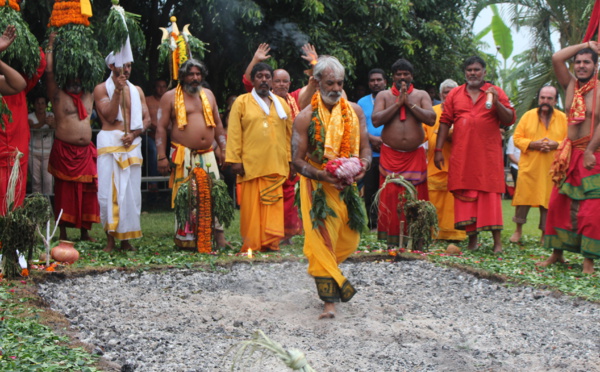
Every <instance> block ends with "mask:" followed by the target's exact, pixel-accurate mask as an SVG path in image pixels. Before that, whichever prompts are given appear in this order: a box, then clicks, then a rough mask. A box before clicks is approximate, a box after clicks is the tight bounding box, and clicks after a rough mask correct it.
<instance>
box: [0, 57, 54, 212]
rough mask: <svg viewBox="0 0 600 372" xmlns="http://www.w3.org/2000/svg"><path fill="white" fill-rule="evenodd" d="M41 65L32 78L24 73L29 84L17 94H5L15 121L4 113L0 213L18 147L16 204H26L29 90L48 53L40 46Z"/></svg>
mask: <svg viewBox="0 0 600 372" xmlns="http://www.w3.org/2000/svg"><path fill="white" fill-rule="evenodd" d="M40 56H41V59H40V65H39V66H38V68H37V71H36V72H35V74H34V75H33V76H32V77H31V78H27V77H25V81H26V82H27V86H26V87H25V89H24V90H23V91H22V92H20V93H17V94H14V95H11V96H4V101H5V102H6V104H7V105H8V108H9V109H10V111H11V112H12V119H13V121H12V123H11V122H9V121H8V117H7V116H6V115H3V116H2V122H3V125H4V127H5V129H4V130H2V128H1V127H0V215H2V216H4V215H5V214H6V193H7V191H8V179H9V177H10V173H11V172H12V167H13V164H14V159H15V154H16V150H19V151H20V152H22V153H23V157H22V158H21V160H20V165H21V169H20V172H19V179H18V180H17V185H16V188H15V204H14V207H18V206H20V205H21V204H23V200H24V199H25V193H26V186H27V164H28V161H29V138H30V134H29V122H28V118H27V116H28V113H27V93H28V92H29V91H30V90H31V89H33V87H35V86H36V84H37V83H38V81H39V80H40V77H41V76H42V74H43V73H44V70H45V69H46V55H45V54H44V52H43V51H42V50H41V48H40Z"/></svg>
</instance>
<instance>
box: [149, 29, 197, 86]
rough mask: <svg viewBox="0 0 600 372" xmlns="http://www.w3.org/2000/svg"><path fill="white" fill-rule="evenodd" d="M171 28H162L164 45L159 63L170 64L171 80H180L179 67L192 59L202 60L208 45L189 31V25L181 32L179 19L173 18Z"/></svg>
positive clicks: (160, 49) (160, 48) (161, 45)
mask: <svg viewBox="0 0 600 372" xmlns="http://www.w3.org/2000/svg"><path fill="white" fill-rule="evenodd" d="M170 21H171V26H170V27H168V28H165V27H160V29H161V30H162V32H163V36H162V38H161V41H162V43H161V44H160V45H159V47H158V49H159V52H160V56H159V63H164V62H165V60H168V62H169V70H170V71H171V80H179V76H178V72H179V66H181V65H182V64H183V63H184V62H185V61H187V60H188V59H190V58H195V59H202V58H204V53H205V52H206V45H207V44H206V43H204V42H202V41H201V40H200V39H198V38H197V37H195V36H193V35H192V34H191V33H190V31H189V26H190V25H189V24H187V25H185V26H183V30H182V31H181V32H179V28H178V27H177V23H176V22H177V18H176V17H171V18H170Z"/></svg>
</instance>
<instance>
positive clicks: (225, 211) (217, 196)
mask: <svg viewBox="0 0 600 372" xmlns="http://www.w3.org/2000/svg"><path fill="white" fill-rule="evenodd" d="M211 176H212V173H211ZM210 194H211V197H212V203H213V205H212V211H213V214H214V216H215V217H216V218H217V220H219V222H220V223H221V224H222V225H223V226H224V227H229V226H230V225H231V222H232V221H233V217H234V213H235V211H234V208H233V200H231V197H230V196H229V191H228V190H227V184H226V183H225V181H223V180H215V179H213V180H212V188H211V190H210Z"/></svg>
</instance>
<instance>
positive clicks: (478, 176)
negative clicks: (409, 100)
mask: <svg viewBox="0 0 600 372" xmlns="http://www.w3.org/2000/svg"><path fill="white" fill-rule="evenodd" d="M485 66H486V65H485V61H484V60H483V59H482V58H480V57H478V56H473V57H470V58H467V59H466V60H465V62H464V63H463V69H464V71H465V78H466V80H467V82H466V84H463V85H461V86H459V87H458V88H454V89H452V91H450V93H449V94H448V96H447V97H446V100H445V101H444V111H443V112H442V116H441V118H440V129H439V132H438V139H437V143H436V146H435V150H434V151H435V157H434V162H435V166H436V167H437V168H438V169H442V167H443V165H444V153H443V146H444V143H445V142H446V139H447V137H448V132H449V129H450V127H452V129H453V134H452V154H451V155H450V159H449V163H450V164H449V166H448V190H450V191H451V192H452V193H453V194H454V224H455V227H456V228H457V229H460V230H463V229H464V230H465V231H466V232H467V235H468V236H469V245H468V248H469V249H471V250H474V249H477V235H478V234H479V232H480V231H492V236H493V238H494V252H495V253H500V252H502V241H501V240H500V232H501V231H502V224H503V222H502V198H501V195H502V193H503V192H504V189H505V182H504V161H503V156H502V137H501V134H500V128H501V127H507V126H510V125H512V124H513V123H514V122H515V118H516V116H515V110H514V109H513V107H512V105H511V104H510V101H509V100H508V97H507V96H506V94H505V93H504V91H503V90H502V89H501V88H500V87H497V86H495V85H492V84H491V83H488V82H486V81H485V74H486V71H485Z"/></svg>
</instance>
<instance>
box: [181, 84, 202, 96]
mask: <svg viewBox="0 0 600 372" xmlns="http://www.w3.org/2000/svg"><path fill="white" fill-rule="evenodd" d="M181 88H182V89H183V90H185V91H186V92H187V93H189V94H196V93H198V92H199V91H200V83H198V85H195V86H194V85H192V83H186V82H182V83H181Z"/></svg>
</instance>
